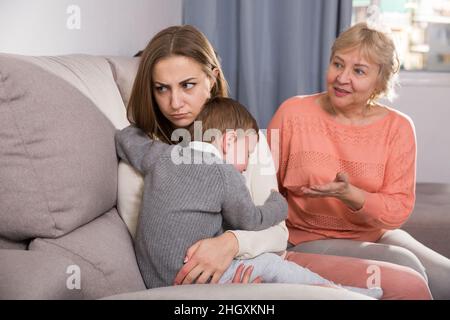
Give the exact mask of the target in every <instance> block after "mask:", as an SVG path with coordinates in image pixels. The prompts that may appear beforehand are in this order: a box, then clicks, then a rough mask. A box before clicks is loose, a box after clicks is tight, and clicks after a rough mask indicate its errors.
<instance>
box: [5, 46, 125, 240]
mask: <svg viewBox="0 0 450 320" xmlns="http://www.w3.org/2000/svg"><path fill="white" fill-rule="evenodd" d="M49 59H50V58H49ZM105 63H106V62H105ZM63 69H64V68H63ZM66 69H67V68H66ZM67 72H69V71H67ZM94 89H95V88H90V90H94ZM0 114H1V115H2V116H1V117H0V189H1V190H2V191H1V192H0V237H3V238H6V239H9V240H15V241H20V240H25V239H29V238H34V237H47V238H55V237H60V236H62V235H64V234H66V233H68V232H70V231H72V230H74V229H75V228H77V227H79V226H81V225H83V224H86V223H88V222H89V221H91V220H93V219H95V218H96V217H98V216H99V215H101V214H103V213H105V212H107V211H109V210H110V209H111V208H112V207H114V206H115V204H116V195H117V156H116V152H115V145H114V133H115V128H114V126H113V125H112V124H111V122H110V121H109V120H108V119H107V118H106V117H105V116H104V114H102V113H101V112H100V111H99V110H98V108H97V107H96V105H95V104H94V103H93V102H92V100H91V99H89V98H87V97H86V96H85V95H84V94H82V93H81V92H80V90H78V89H77V88H75V87H74V86H73V85H71V84H69V83H68V82H67V81H65V80H63V79H62V78H61V77H59V76H57V75H55V74H54V73H51V72H48V71H46V70H44V69H43V68H41V67H38V66H36V65H35V64H34V63H30V62H28V61H24V59H23V58H18V57H15V56H10V55H0Z"/></svg>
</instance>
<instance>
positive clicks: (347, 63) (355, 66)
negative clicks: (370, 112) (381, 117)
mask: <svg viewBox="0 0 450 320" xmlns="http://www.w3.org/2000/svg"><path fill="white" fill-rule="evenodd" d="M379 71H380V66H379V65H378V64H375V63H373V62H371V61H368V60H367V59H365V58H364V57H363V56H362V55H361V51H360V50H359V49H358V48H356V49H352V50H348V51H338V52H336V53H335V54H334V55H333V57H332V59H331V62H330V65H329V67H328V73H327V91H328V96H329V98H330V102H331V104H332V105H333V107H334V108H337V109H342V110H348V109H357V108H365V107H366V105H367V103H368V101H369V99H370V97H371V96H372V95H373V93H374V92H375V91H376V89H377V87H378V85H379Z"/></svg>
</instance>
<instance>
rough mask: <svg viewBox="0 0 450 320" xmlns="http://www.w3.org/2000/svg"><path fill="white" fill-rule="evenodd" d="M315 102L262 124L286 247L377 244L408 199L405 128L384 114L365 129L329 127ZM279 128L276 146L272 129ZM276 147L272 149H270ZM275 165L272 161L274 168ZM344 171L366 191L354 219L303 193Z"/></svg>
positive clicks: (295, 104)
mask: <svg viewBox="0 0 450 320" xmlns="http://www.w3.org/2000/svg"><path fill="white" fill-rule="evenodd" d="M318 97H319V95H312V96H298V97H294V98H291V99H289V100H287V101H286V102H284V103H283V104H282V105H281V107H280V108H279V109H278V111H277V112H276V114H275V116H274V117H273V119H272V121H271V123H270V124H269V128H268V129H269V130H268V137H269V144H270V146H271V149H272V153H273V156H274V160H275V163H276V165H279V167H278V172H277V177H278V183H279V188H280V192H281V193H282V194H283V195H284V196H285V197H286V198H287V200H288V204H289V215H288V220H287V226H288V229H289V233H290V235H289V242H291V243H292V244H295V245H296V244H299V243H301V242H306V241H312V240H319V239H326V238H339V239H354V240H359V241H372V242H375V241H377V240H378V239H379V238H380V237H381V235H382V234H383V233H384V231H385V230H389V229H396V228H399V227H400V226H401V225H402V224H403V223H404V222H405V221H406V220H407V218H408V217H409V215H410V214H411V212H412V209H413V207H414V199H415V175H416V172H415V170H416V169H415V168H416V139H415V133H414V126H413V123H412V121H411V120H410V119H409V118H408V117H407V116H405V115H403V114H401V113H399V112H397V111H394V110H392V109H389V113H388V114H387V115H386V116H385V117H383V118H382V119H380V120H377V121H375V122H374V123H372V124H370V125H364V126H350V125H344V124H340V123H338V122H336V121H335V120H334V119H333V117H332V116H331V115H329V114H328V113H327V112H325V111H324V110H323V109H322V108H321V107H320V106H319V104H318V103H317V99H318ZM273 129H280V131H279V138H280V139H279V140H280V141H279V144H278V143H276V141H272V140H275V139H274V138H275V137H276V134H273V132H271V130H273ZM277 145H279V148H277ZM277 160H279V161H277ZM338 172H346V173H347V174H348V176H349V180H350V183H351V184H352V185H354V186H356V187H358V188H360V189H362V190H364V191H365V196H366V198H365V203H364V206H363V208H362V209H361V210H359V211H357V212H355V211H352V210H351V209H350V208H348V207H347V206H346V205H345V204H344V203H342V202H341V201H340V200H338V199H335V198H319V199H317V198H316V199H313V198H305V197H302V196H301V195H300V194H299V191H300V188H301V187H302V186H310V185H322V184H327V183H330V182H332V181H333V180H334V179H335V177H336V174H337V173H338Z"/></svg>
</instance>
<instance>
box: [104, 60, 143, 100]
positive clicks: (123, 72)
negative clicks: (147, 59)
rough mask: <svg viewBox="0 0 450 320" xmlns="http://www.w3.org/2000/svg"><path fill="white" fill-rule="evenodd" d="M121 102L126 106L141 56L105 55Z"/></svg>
mask: <svg viewBox="0 0 450 320" xmlns="http://www.w3.org/2000/svg"><path fill="white" fill-rule="evenodd" d="M106 59H107V60H108V62H109V64H110V65H111V70H112V72H113V75H114V80H115V81H116V84H117V87H118V88H119V91H120V95H121V96H122V100H123V103H124V105H125V107H126V106H128V101H130V96H131V91H132V89H133V84H134V79H135V78H136V73H137V71H138V68H139V63H140V61H141V58H127V57H107V58H106Z"/></svg>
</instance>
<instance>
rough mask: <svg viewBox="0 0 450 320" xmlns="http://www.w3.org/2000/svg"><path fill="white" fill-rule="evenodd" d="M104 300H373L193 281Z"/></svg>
mask: <svg viewBox="0 0 450 320" xmlns="http://www.w3.org/2000/svg"><path fill="white" fill-rule="evenodd" d="M103 299H105V300H373V299H372V298H370V297H368V296H365V295H360V294H357V293H354V292H350V291H347V290H343V289H334V288H326V287H319V286H307V285H299V284H277V283H261V284H217V285H214V284H205V285H200V284H195V285H183V286H172V287H162V288H156V289H150V290H146V291H138V292H132V293H126V294H120V295H114V296H110V297H106V298H103Z"/></svg>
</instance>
